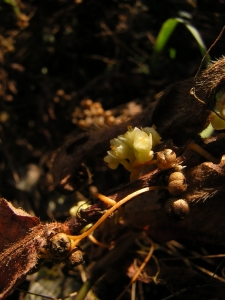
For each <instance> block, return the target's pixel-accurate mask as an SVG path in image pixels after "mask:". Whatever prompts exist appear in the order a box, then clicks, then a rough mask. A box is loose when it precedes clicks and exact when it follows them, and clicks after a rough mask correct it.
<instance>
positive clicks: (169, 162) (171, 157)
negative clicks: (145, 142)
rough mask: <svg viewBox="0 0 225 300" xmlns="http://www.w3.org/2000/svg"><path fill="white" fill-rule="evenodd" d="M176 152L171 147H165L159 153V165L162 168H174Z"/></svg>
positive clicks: (157, 157)
mask: <svg viewBox="0 0 225 300" xmlns="http://www.w3.org/2000/svg"><path fill="white" fill-rule="evenodd" d="M176 158H177V157H176V153H175V152H174V151H173V150H171V149H165V150H163V151H160V152H158V153H157V156H156V159H157V166H158V168H159V169H161V170H166V169H170V168H173V167H174V166H175V164H176Z"/></svg>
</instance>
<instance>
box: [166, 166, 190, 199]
mask: <svg viewBox="0 0 225 300" xmlns="http://www.w3.org/2000/svg"><path fill="white" fill-rule="evenodd" d="M186 189H187V184H186V179H185V176H184V175H183V174H182V173H181V172H173V173H172V174H170V177H169V179H168V191H169V193H170V194H171V195H172V196H178V195H180V194H182V193H184V192H185V191H186Z"/></svg>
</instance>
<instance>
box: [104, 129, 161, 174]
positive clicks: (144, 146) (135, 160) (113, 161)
mask: <svg viewBox="0 0 225 300" xmlns="http://www.w3.org/2000/svg"><path fill="white" fill-rule="evenodd" d="M160 140H161V138H160V136H159V134H158V133H157V132H156V130H155V129H154V128H153V127H145V128H142V129H139V128H137V127H135V128H132V127H128V131H127V132H126V133H125V134H124V135H119V136H118V137H117V138H115V139H112V140H111V141H110V148H111V150H110V151H108V152H107V153H108V155H107V156H106V157H105V158H104V161H105V162H107V163H108V166H109V167H110V168H111V169H116V168H117V167H118V165H119V164H122V165H123V166H124V167H125V168H126V169H127V170H128V171H129V172H132V171H133V169H134V168H137V167H138V166H141V165H143V164H145V163H147V162H149V161H150V160H152V159H153V157H154V152H153V150H152V148H153V147H154V146H155V145H157V144H159V143H160Z"/></svg>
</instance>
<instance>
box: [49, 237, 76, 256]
mask: <svg viewBox="0 0 225 300" xmlns="http://www.w3.org/2000/svg"><path fill="white" fill-rule="evenodd" d="M48 248H49V251H50V253H51V254H52V255H53V256H54V258H56V259H63V258H66V257H67V255H68V254H69V253H70V250H71V241H70V239H69V238H68V236H67V235H66V234H65V233H62V232H61V233H57V234H55V235H54V236H53V237H52V238H51V239H50V240H49V243H48Z"/></svg>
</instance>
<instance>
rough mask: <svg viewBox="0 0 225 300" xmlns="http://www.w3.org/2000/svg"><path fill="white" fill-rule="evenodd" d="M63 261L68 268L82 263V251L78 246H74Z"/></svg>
mask: <svg viewBox="0 0 225 300" xmlns="http://www.w3.org/2000/svg"><path fill="white" fill-rule="evenodd" d="M65 263H66V266H67V267H68V268H73V267H76V266H79V265H80V264H83V263H84V260H83V252H82V251H81V250H80V249H79V248H78V247H76V248H74V249H73V251H72V253H71V254H70V255H69V256H68V257H67V259H66V261H65Z"/></svg>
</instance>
